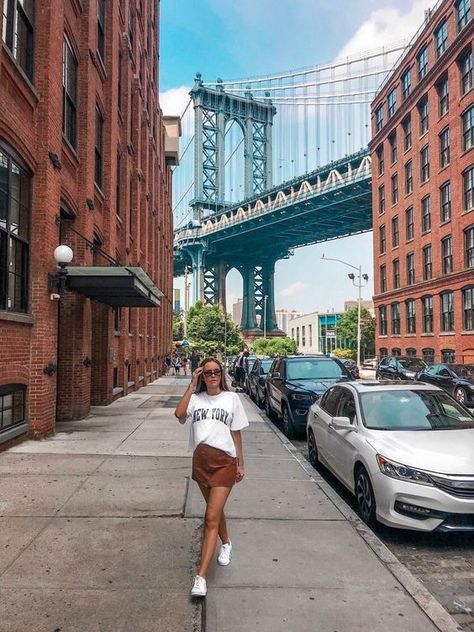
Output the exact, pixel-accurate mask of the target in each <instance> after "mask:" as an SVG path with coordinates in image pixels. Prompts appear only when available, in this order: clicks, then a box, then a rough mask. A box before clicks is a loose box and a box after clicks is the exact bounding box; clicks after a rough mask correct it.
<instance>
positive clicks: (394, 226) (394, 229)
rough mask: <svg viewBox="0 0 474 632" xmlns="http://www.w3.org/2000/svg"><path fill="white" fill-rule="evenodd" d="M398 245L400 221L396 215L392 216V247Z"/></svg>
mask: <svg viewBox="0 0 474 632" xmlns="http://www.w3.org/2000/svg"><path fill="white" fill-rule="evenodd" d="M399 245H400V222H399V219H398V215H395V217H392V248H396V247H397V246H399Z"/></svg>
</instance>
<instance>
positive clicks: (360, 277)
mask: <svg viewBox="0 0 474 632" xmlns="http://www.w3.org/2000/svg"><path fill="white" fill-rule="evenodd" d="M321 259H322V260H323V261H337V262H338V263H343V264H344V265H345V266H348V267H349V268H352V269H353V270H357V283H356V282H355V278H356V276H355V274H354V273H353V272H351V273H350V274H349V275H348V276H349V279H351V281H352V284H353V285H354V287H357V289H358V293H357V367H358V368H359V369H360V368H361V363H360V347H361V338H362V327H361V303H362V288H363V287H365V286H366V285H367V283H368V280H369V276H368V274H362V265H359V266H358V267H356V266H353V265H352V264H351V263H347V261H343V260H342V259H333V258H332V257H325V256H324V254H322V255H321ZM362 280H364V281H365V283H362Z"/></svg>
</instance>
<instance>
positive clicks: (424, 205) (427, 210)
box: [421, 195, 431, 233]
mask: <svg viewBox="0 0 474 632" xmlns="http://www.w3.org/2000/svg"><path fill="white" fill-rule="evenodd" d="M429 230H431V204H430V196H429V195H427V196H426V197H424V198H423V199H422V200H421V231H422V232H423V233H427V232H428V231H429Z"/></svg>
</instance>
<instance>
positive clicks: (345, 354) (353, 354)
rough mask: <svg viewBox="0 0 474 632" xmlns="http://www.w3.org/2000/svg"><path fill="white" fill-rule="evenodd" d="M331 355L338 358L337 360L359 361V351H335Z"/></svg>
mask: <svg viewBox="0 0 474 632" xmlns="http://www.w3.org/2000/svg"><path fill="white" fill-rule="evenodd" d="M331 355H333V356H336V358H349V359H350V360H356V359H357V349H343V348H339V349H334V350H333V351H332V352H331Z"/></svg>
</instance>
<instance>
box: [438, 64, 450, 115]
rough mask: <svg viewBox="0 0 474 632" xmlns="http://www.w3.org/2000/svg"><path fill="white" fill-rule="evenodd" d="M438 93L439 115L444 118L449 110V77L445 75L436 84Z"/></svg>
mask: <svg viewBox="0 0 474 632" xmlns="http://www.w3.org/2000/svg"><path fill="white" fill-rule="evenodd" d="M436 91H437V93H438V116H439V118H443V116H445V115H446V114H447V113H448V112H449V79H448V76H447V75H445V76H444V77H442V78H441V79H440V80H439V81H438V83H437V84H436Z"/></svg>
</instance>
